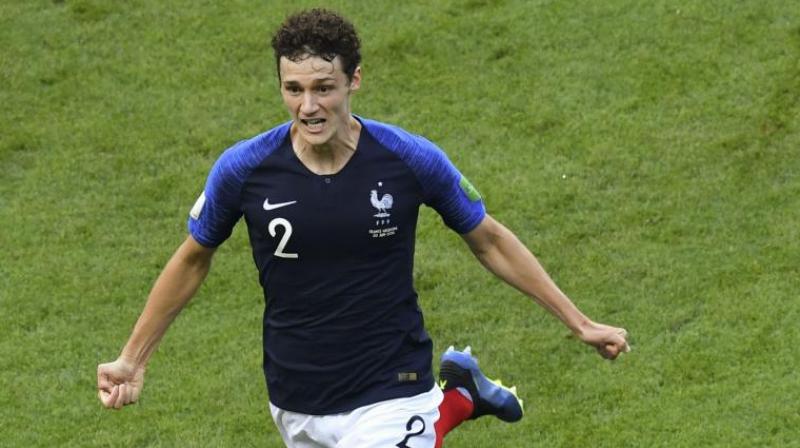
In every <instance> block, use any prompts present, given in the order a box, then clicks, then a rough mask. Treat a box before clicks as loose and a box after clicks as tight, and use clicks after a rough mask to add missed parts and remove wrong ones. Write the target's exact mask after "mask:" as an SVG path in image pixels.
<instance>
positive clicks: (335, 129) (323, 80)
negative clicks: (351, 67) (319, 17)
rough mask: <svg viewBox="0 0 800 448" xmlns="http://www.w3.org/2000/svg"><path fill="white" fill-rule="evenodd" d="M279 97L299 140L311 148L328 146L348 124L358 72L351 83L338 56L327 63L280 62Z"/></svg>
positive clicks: (306, 60)
mask: <svg viewBox="0 0 800 448" xmlns="http://www.w3.org/2000/svg"><path fill="white" fill-rule="evenodd" d="M280 72H281V95H282V96H283V102H284V104H286V108H287V109H289V114H290V115H291V116H292V120H294V125H295V127H296V129H297V130H298V132H299V134H300V137H301V138H302V139H303V140H305V141H306V142H308V143H310V144H311V145H314V146H319V145H324V144H326V143H329V142H330V141H331V139H333V138H334V137H335V136H336V135H337V134H342V135H343V133H344V132H346V131H347V130H348V126H349V124H350V119H351V118H350V92H352V91H354V90H358V88H359V87H360V86H361V68H360V67H358V68H356V70H355V73H353V77H352V80H349V79H348V78H347V75H346V74H345V73H344V71H343V70H342V62H341V60H340V58H339V57H338V56H337V57H336V58H334V59H333V61H330V62H329V61H326V60H325V59H323V58H321V57H318V56H309V57H306V58H303V59H300V60H299V61H296V62H295V61H291V60H289V59H287V58H285V57H284V58H281V60H280Z"/></svg>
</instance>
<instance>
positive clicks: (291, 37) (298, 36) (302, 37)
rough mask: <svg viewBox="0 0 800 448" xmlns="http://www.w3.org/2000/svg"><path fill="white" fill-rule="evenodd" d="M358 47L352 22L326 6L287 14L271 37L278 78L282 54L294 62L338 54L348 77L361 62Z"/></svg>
mask: <svg viewBox="0 0 800 448" xmlns="http://www.w3.org/2000/svg"><path fill="white" fill-rule="evenodd" d="M360 47H361V41H360V40H359V39H358V35H357V34H356V29H355V27H353V24H352V23H350V22H349V21H348V20H347V19H345V18H344V17H342V16H340V15H339V14H337V13H335V12H333V11H330V10H327V9H318V8H315V9H311V10H306V11H301V12H299V13H296V14H294V15H291V16H289V17H288V18H286V20H285V21H284V22H283V24H281V26H280V28H278V31H277V32H275V35H274V36H273V37H272V49H273V50H274V51H275V64H276V65H277V67H278V79H279V80H280V75H281V70H280V69H281V57H286V58H287V59H289V60H290V61H294V62H297V61H300V60H302V59H303V58H305V57H308V56H319V57H321V58H323V59H325V60H326V61H328V62H331V61H333V59H334V58H336V56H339V58H341V61H342V69H343V70H344V73H345V74H346V75H347V79H348V80H352V77H353V73H354V72H355V70H356V67H358V64H360V63H361V52H360V50H359V49H360Z"/></svg>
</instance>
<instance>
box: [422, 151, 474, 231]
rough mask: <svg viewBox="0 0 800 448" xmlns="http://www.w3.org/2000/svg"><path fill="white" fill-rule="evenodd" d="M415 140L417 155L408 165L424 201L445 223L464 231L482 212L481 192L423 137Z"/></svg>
mask: <svg viewBox="0 0 800 448" xmlns="http://www.w3.org/2000/svg"><path fill="white" fill-rule="evenodd" d="M415 140H416V142H415V143H416V144H417V145H418V150H417V151H416V153H417V154H418V155H417V157H415V158H414V159H415V161H414V165H416V166H414V167H412V168H414V171H415V172H416V173H417V177H418V179H419V181H420V183H421V184H422V189H423V194H424V201H425V204H426V205H428V206H430V207H432V208H433V209H434V210H436V211H437V212H438V213H439V215H440V216H441V217H442V220H444V223H445V224H446V225H447V226H448V227H450V228H451V229H453V230H455V231H456V232H458V233H460V234H464V233H468V232H469V231H471V230H472V229H474V228H475V227H477V225H478V224H480V223H481V221H482V220H483V218H484V217H485V216H486V208H485V206H484V204H483V199H482V198H481V195H480V194H479V193H478V190H476V189H475V187H473V186H472V184H471V183H470V182H469V180H467V178H466V177H464V175H463V174H461V172H460V171H458V169H457V168H456V167H455V165H453V163H452V162H451V161H450V159H448V158H447V155H446V154H445V153H444V151H442V150H441V149H439V147H437V146H436V145H435V144H433V143H432V142H431V141H429V140H427V139H425V138H423V137H416V139H415Z"/></svg>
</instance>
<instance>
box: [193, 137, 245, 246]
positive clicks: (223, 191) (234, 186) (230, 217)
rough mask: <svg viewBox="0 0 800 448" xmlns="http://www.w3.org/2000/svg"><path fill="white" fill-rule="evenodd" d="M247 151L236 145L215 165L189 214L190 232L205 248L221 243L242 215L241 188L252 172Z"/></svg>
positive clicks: (195, 240)
mask: <svg viewBox="0 0 800 448" xmlns="http://www.w3.org/2000/svg"><path fill="white" fill-rule="evenodd" d="M245 149H246V148H245ZM243 155H246V153H245V152H244V151H243V150H242V148H241V147H240V146H239V145H237V146H234V147H233V148H230V149H229V150H227V151H225V153H224V154H223V155H222V156H221V157H220V158H219V159H218V160H217V162H216V163H215V164H214V166H213V168H212V169H211V172H210V173H209V175H208V179H207V180H206V184H205V187H204V188H203V192H202V194H201V195H200V197H199V198H198V199H197V202H196V203H195V205H194V207H192V211H191V213H190V214H189V220H188V223H187V225H188V228H189V234H190V235H191V236H192V240H193V241H194V242H195V243H199V244H200V245H202V246H205V247H206V248H213V247H217V246H219V245H220V244H222V243H223V242H224V241H225V240H226V239H228V237H229V236H230V235H231V232H232V231H233V227H234V226H235V225H236V222H237V221H238V220H239V218H240V217H241V216H242V211H241V203H240V197H241V189H242V184H243V183H244V180H245V177H246V176H247V173H248V172H249V171H248V170H247V168H248V167H247V165H246V164H245V163H243V162H246V160H243V159H244V157H243Z"/></svg>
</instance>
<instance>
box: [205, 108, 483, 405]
mask: <svg viewBox="0 0 800 448" xmlns="http://www.w3.org/2000/svg"><path fill="white" fill-rule="evenodd" d="M358 119H359V121H360V122H361V124H362V130H361V135H360V137H359V140H358V146H357V148H356V151H355V152H354V153H353V155H352V157H351V159H350V160H349V161H348V162H347V164H346V165H345V166H344V168H342V169H341V171H339V172H338V173H336V174H331V175H317V174H315V173H313V172H311V171H309V170H308V168H306V167H305V165H303V164H302V163H301V162H300V160H299V159H298V158H297V156H296V155H295V153H294V151H293V149H292V143H291V138H290V136H289V129H290V127H291V123H286V124H283V125H281V126H278V127H276V128H274V129H272V130H270V131H269V132H266V133H264V134H261V135H259V136H256V137H254V138H252V139H250V140H246V141H243V142H240V143H238V144H236V145H234V146H233V147H231V148H230V149H228V150H227V151H225V153H224V154H223V155H222V156H221V157H220V158H219V160H218V161H217V162H216V164H215V165H214V167H213V169H212V171H211V174H210V175H209V178H208V181H207V183H206V186H205V189H204V192H203V196H202V197H201V198H200V199H199V200H198V203H197V204H196V206H195V208H194V209H193V210H192V213H191V217H190V218H189V231H190V232H191V234H192V236H193V237H194V239H195V240H197V241H198V242H199V243H200V244H202V245H204V246H208V247H215V246H218V245H219V244H221V243H222V242H223V241H224V240H225V239H226V238H228V236H230V234H231V231H232V229H233V227H234V225H235V224H236V222H237V221H238V220H239V218H240V217H241V216H244V218H245V221H246V222H247V228H248V233H249V237H250V244H251V246H252V248H253V258H254V260H255V263H256V266H257V268H258V273H259V280H260V283H261V286H262V287H263V288H264V296H265V300H266V302H265V303H266V306H265V310H264V327H263V343H264V374H265V376H266V380H267V386H268V390H269V396H270V401H271V402H272V403H273V404H275V405H276V406H278V407H280V408H283V409H286V410H289V411H295V412H302V413H306V414H316V415H325V414H333V413H340V412H348V411H351V410H353V409H355V408H358V407H360V406H364V405H367V404H371V403H375V402H378V401H382V400H387V399H392V398H398V397H406V396H412V395H416V394H420V393H423V392H426V391H428V390H430V389H431V387H433V384H434V379H433V374H432V371H431V359H432V344H431V341H430V338H429V337H428V335H427V333H426V332H425V328H424V324H423V318H422V312H421V311H420V308H419V306H418V304H417V294H416V292H415V291H414V287H413V284H412V278H413V275H412V270H413V264H414V238H415V231H416V225H417V216H418V214H419V207H420V205H422V204H426V205H428V206H430V207H433V208H434V209H435V210H436V211H437V212H438V213H439V214H440V215H441V216H442V218H443V220H444V222H445V223H446V225H447V226H449V227H450V228H452V229H453V230H455V231H457V232H459V233H466V232H469V231H470V230H472V229H473V228H475V227H476V226H477V225H478V224H479V223H480V222H481V220H482V219H483V217H484V215H485V210H484V206H483V202H482V201H481V199H480V197H479V195H477V192H475V190H474V189H472V187H471V186H470V185H469V182H467V181H466V179H464V178H463V177H462V175H461V174H460V173H459V172H458V170H456V168H455V167H454V166H453V165H452V163H450V161H449V160H448V159H447V157H446V156H445V154H444V153H443V152H442V151H441V150H440V149H439V148H437V147H436V146H435V145H434V144H433V143H431V142H430V141H428V140H426V139H424V138H422V137H419V136H415V135H412V134H409V133H407V132H405V131H403V130H402V129H399V128H397V127H393V126H390V125H386V124H383V123H379V122H376V121H372V120H367V119H363V118H358Z"/></svg>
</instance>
